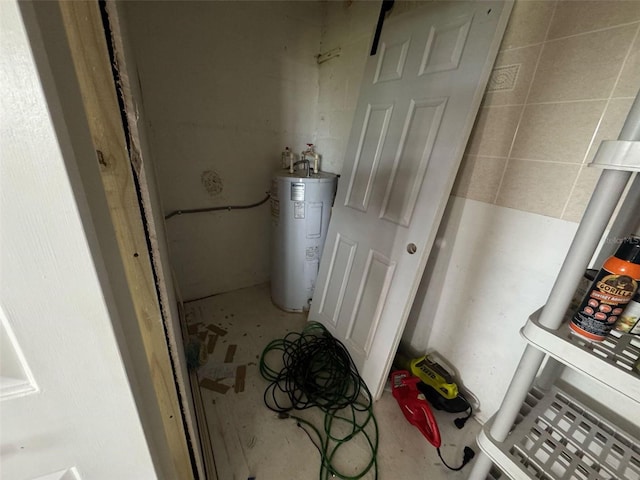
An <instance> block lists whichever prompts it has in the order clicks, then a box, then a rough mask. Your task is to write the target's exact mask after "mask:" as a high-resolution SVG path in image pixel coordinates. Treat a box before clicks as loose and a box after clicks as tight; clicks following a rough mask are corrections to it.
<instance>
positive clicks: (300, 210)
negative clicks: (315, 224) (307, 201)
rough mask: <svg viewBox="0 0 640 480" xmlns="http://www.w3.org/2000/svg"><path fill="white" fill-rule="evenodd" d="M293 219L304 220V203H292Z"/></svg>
mask: <svg viewBox="0 0 640 480" xmlns="http://www.w3.org/2000/svg"><path fill="white" fill-rule="evenodd" d="M293 218H304V202H293Z"/></svg>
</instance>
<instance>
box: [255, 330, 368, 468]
mask: <svg viewBox="0 0 640 480" xmlns="http://www.w3.org/2000/svg"><path fill="white" fill-rule="evenodd" d="M274 353H276V354H275V355H274ZM276 361H277V362H279V367H280V368H279V369H278V368H275V367H274V366H273V365H274V364H275V363H276ZM260 374H261V375H262V377H263V378H265V379H266V380H267V381H269V382H270V383H269V386H268V387H267V388H266V389H265V392H264V403H265V405H266V406H267V407H268V408H269V409H271V410H273V411H274V412H277V413H278V414H279V416H280V417H281V418H289V417H290V418H293V419H294V420H296V422H297V425H298V427H300V428H301V429H302V430H304V432H305V433H306V434H307V436H308V437H309V439H310V440H311V442H312V443H313V444H314V446H315V447H316V448H317V450H318V452H319V453H320V457H321V466H320V475H319V478H320V480H328V479H330V478H340V479H343V480H358V479H360V478H362V477H363V476H364V475H366V474H367V473H368V472H369V471H370V470H371V469H373V470H374V478H375V479H377V478H378V463H377V452H378V423H377V421H376V418H375V416H374V414H373V400H372V397H371V393H370V392H369V389H368V388H367V386H366V385H365V383H364V381H363V380H362V378H361V377H360V375H359V374H358V370H357V368H356V366H355V364H354V363H353V359H352V358H351V356H350V355H349V352H348V351H347V349H346V348H345V346H344V345H343V344H342V343H340V342H339V341H338V340H336V339H335V338H333V336H331V334H330V333H329V332H328V331H327V330H326V329H325V327H324V326H323V325H321V324H320V323H317V322H310V323H308V324H307V326H306V327H305V328H304V330H303V331H302V332H301V333H289V334H288V335H287V336H285V337H284V338H282V339H278V340H274V341H272V342H271V343H269V344H268V345H267V346H266V348H265V349H264V351H263V352H262V356H261V357H260ZM313 407H318V408H319V409H321V410H322V411H323V412H324V424H323V425H322V427H317V426H315V425H314V424H313V423H311V422H310V421H308V420H305V419H304V418H301V417H300V416H299V415H293V414H291V413H290V412H292V411H295V410H298V411H302V410H306V409H309V408H313ZM362 439H364V441H365V442H366V445H367V446H368V448H369V450H370V452H371V456H370V459H369V461H368V462H367V463H366V465H363V466H362V467H361V468H360V469H359V470H358V471H357V472H356V473H353V474H346V473H344V472H341V471H340V470H339V468H338V467H337V466H336V465H335V463H336V460H337V458H336V457H337V455H338V453H339V452H340V450H341V449H344V447H345V446H346V444H347V442H350V441H353V440H359V441H362Z"/></svg>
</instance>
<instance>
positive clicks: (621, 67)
mask: <svg viewBox="0 0 640 480" xmlns="http://www.w3.org/2000/svg"><path fill="white" fill-rule="evenodd" d="M639 34H640V25H639V26H638V27H637V28H636V33H635V35H634V36H633V38H632V39H631V42H630V43H629V47H628V48H627V53H626V55H625V56H624V59H623V60H622V63H621V65H620V70H619V71H618V75H617V76H616V80H615V82H613V86H612V87H611V91H610V92H609V97H608V98H607V103H606V104H605V106H604V109H603V110H602V114H601V115H600V120H599V121H598V125H597V126H596V128H595V130H594V131H593V135H592V136H591V140H590V141H589V146H588V147H587V151H586V152H585V154H584V157H582V162H580V163H581V166H580V170H579V171H578V175H577V176H576V178H575V180H574V181H573V184H572V185H571V189H569V196H568V197H567V200H566V201H565V203H564V207H562V213H561V214H560V218H561V219H563V218H564V216H565V214H566V213H567V209H568V208H569V202H570V201H571V196H572V195H573V193H574V192H575V190H576V187H577V186H578V180H579V179H580V175H581V174H582V172H583V171H584V169H585V168H587V167H588V164H587V163H585V162H586V161H587V157H588V156H589V153H590V152H591V148H592V146H593V143H594V142H595V139H596V136H597V135H598V131H599V130H600V126H601V125H602V121H603V120H604V116H605V115H606V114H607V111H608V110H609V106H610V105H611V100H612V99H613V94H614V93H615V91H616V88H617V87H618V83H619V82H620V77H622V72H623V71H624V67H625V66H626V64H627V61H628V60H629V57H630V56H631V52H632V51H633V46H634V45H635V43H636V41H637V39H638V35H639Z"/></svg>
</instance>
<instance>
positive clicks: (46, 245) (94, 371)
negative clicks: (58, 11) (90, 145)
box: [0, 0, 157, 480]
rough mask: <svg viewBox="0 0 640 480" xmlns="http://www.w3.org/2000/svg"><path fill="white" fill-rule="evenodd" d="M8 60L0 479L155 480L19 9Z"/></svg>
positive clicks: (0, 6)
mask: <svg viewBox="0 0 640 480" xmlns="http://www.w3.org/2000/svg"><path fill="white" fill-rule="evenodd" d="M0 52H1V54H0V85H2V87H3V95H2V97H1V98H0V116H1V118H2V119H1V121H0V478H2V479H3V480H113V479H119V480H154V479H156V478H157V475H156V471H155V466H154V462H153V458H152V456H151V450H150V448H149V444H148V443H147V439H146V436H145V432H144V431H143V426H142V423H141V419H140V415H139V412H138V410H137V405H136V402H135V399H134V395H133V393H132V390H131V386H130V383H129V378H128V375H127V371H126V370H125V366H124V362H123V358H122V353H121V350H120V349H119V348H118V344H117V342H116V333H115V332H114V325H113V323H112V318H113V312H112V311H111V309H110V308H109V306H110V305H112V304H113V300H112V299H111V301H110V298H109V295H110V294H109V292H107V291H105V289H104V288H103V286H102V283H101V281H100V278H99V275H98V272H97V269H98V267H97V265H98V264H99V261H98V260H97V259H98V258H100V257H98V256H95V250H92V248H90V241H89V240H88V237H89V236H90V234H89V233H88V232H87V229H88V226H87V225H86V224H85V223H83V217H81V212H83V213H84V214H85V215H86V212H87V208H88V207H87V203H86V198H85V200H84V202H83V201H82V198H84V197H82V196H80V195H78V196H76V195H74V190H73V189H72V185H73V186H75V187H77V186H78V178H77V177H74V175H73V173H70V172H69V171H68V170H67V164H65V160H64V157H63V154H62V151H61V147H60V146H59V143H58V140H57V137H56V132H55V131H54V127H53V123H52V121H51V118H50V116H49V111H48V108H47V103H46V101H45V97H44V94H43V91H42V87H41V83H40V78H39V77H38V73H37V71H36V66H35V63H34V59H33V56H32V54H31V50H30V46H29V41H28V38H27V34H26V31H25V28H24V25H23V22H22V19H21V15H20V12H19V7H18V3H17V1H16V0H3V1H0ZM90 153H91V152H90ZM65 154H66V155H72V154H71V153H70V152H69V149H67V150H66V151H65ZM75 161H95V158H91V157H88V158H83V159H75ZM92 246H93V247H95V242H94V243H93V244H92ZM112 260H113V261H119V260H118V259H112ZM123 320H124V319H123ZM127 320H129V321H130V320H131V319H127Z"/></svg>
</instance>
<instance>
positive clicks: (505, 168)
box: [493, 0, 558, 205]
mask: <svg viewBox="0 0 640 480" xmlns="http://www.w3.org/2000/svg"><path fill="white" fill-rule="evenodd" d="M557 8H558V1H557V0H556V2H555V4H554V5H553V13H552V14H551V17H550V18H549V24H548V25H547V31H546V32H545V34H544V41H543V42H542V47H541V48H540V51H539V52H538V58H537V59H536V64H535V65H534V67H533V74H532V76H531V82H530V83H529V88H528V89H527V94H526V96H525V97H524V104H523V105H522V110H521V111H520V117H519V118H518V123H517V124H516V129H515V131H514V132H513V138H512V139H511V145H510V146H509V151H508V153H507V161H506V162H504V167H503V169H502V175H501V176H500V182H499V183H498V187H497V188H496V194H495V196H494V198H493V204H494V205H497V202H498V198H499V196H500V190H501V189H502V184H503V182H504V177H505V176H506V173H507V169H508V168H509V161H510V159H511V152H512V151H513V147H514V145H515V143H516V138H517V137H518V132H519V131H520V125H521V123H522V118H523V117H524V111H525V109H526V104H527V100H529V95H530V94H531V89H532V88H533V84H534V82H535V80H536V74H537V73H538V65H539V64H540V59H541V58H542V54H543V52H544V49H545V46H546V40H547V37H548V36H549V31H550V30H551V24H552V23H553V19H554V18H555V16H556V10H557Z"/></svg>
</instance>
